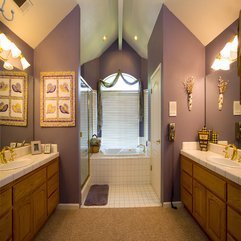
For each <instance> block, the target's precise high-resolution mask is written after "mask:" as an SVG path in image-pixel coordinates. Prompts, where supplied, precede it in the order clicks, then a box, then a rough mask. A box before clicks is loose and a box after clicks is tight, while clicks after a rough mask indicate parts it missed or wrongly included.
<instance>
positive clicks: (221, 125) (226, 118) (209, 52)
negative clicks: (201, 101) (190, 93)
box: [206, 21, 241, 145]
mask: <svg viewBox="0 0 241 241" xmlns="http://www.w3.org/2000/svg"><path fill="white" fill-rule="evenodd" d="M237 26H238V22H237V21H235V22H234V23H233V24H231V25H230V26H229V27H228V28H227V29H225V30H224V31H223V32H222V33H221V34H220V35H219V36H217V37H216V38H215V39H214V40H213V41H212V42H211V43H209V44H208V45H207V46H206V73H207V76H206V123H207V127H208V128H209V129H213V130H214V131H217V132H218V139H219V140H227V141H228V142H229V143H235V144H236V145H238V144H240V143H238V141H236V139H235V122H237V121H241V116H234V115H233V101H238V100H239V98H240V96H239V89H240V80H239V77H238V74H237V62H234V63H233V64H231V68H230V70H229V71H221V70H219V71H213V70H211V65H212V63H213V61H214V59H215V57H216V55H217V54H218V53H219V52H220V50H222V48H223V47H224V46H225V44H226V43H227V42H228V41H229V40H230V39H231V38H232V37H233V36H234V35H235V34H237ZM220 76H221V77H222V79H224V80H228V81H229V84H228V88H227V90H226V92H225V93H224V104H223V109H222V111H219V110H218V86H217V84H218V78H219V77H220Z"/></svg>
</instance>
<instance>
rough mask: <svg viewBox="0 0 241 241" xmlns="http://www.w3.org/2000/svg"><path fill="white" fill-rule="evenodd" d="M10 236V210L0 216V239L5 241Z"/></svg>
mask: <svg viewBox="0 0 241 241" xmlns="http://www.w3.org/2000/svg"><path fill="white" fill-rule="evenodd" d="M11 237H12V210H11V211H9V212H8V213H7V214H5V215H4V216H3V217H1V218H0V240H1V241H7V240H10V239H11Z"/></svg>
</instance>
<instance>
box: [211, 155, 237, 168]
mask: <svg viewBox="0 0 241 241" xmlns="http://www.w3.org/2000/svg"><path fill="white" fill-rule="evenodd" d="M207 160H208V161H209V162H212V163H215V164H218V165H221V166H226V167H232V168H241V164H240V163H238V162H237V161H233V160H230V159H227V158H224V157H217V156H210V157H208V158H207Z"/></svg>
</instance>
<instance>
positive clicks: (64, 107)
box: [59, 104, 69, 114]
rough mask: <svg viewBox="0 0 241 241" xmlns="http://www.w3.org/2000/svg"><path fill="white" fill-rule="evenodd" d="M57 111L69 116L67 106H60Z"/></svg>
mask: <svg viewBox="0 0 241 241" xmlns="http://www.w3.org/2000/svg"><path fill="white" fill-rule="evenodd" d="M59 109H60V111H61V112H62V113H63V114H69V106H68V105H67V104H63V105H60V106H59Z"/></svg>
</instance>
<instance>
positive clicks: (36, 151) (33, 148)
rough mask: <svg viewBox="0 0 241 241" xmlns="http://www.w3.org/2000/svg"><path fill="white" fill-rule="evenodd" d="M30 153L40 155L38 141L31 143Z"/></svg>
mask: <svg viewBox="0 0 241 241" xmlns="http://www.w3.org/2000/svg"><path fill="white" fill-rule="evenodd" d="M31 153H32V155H35V154H41V153H42V150H41V142H40V141H31Z"/></svg>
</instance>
